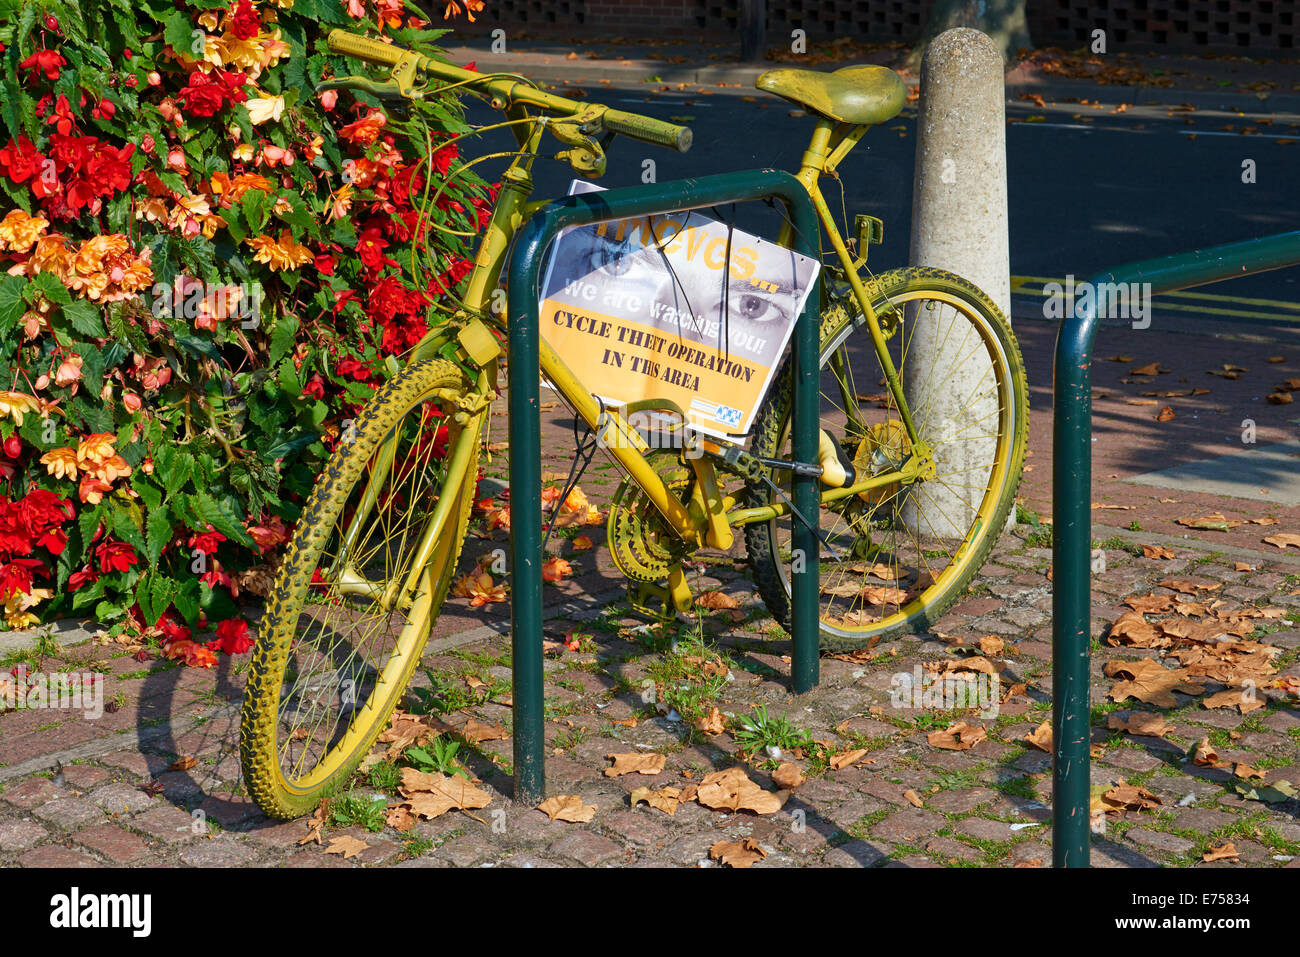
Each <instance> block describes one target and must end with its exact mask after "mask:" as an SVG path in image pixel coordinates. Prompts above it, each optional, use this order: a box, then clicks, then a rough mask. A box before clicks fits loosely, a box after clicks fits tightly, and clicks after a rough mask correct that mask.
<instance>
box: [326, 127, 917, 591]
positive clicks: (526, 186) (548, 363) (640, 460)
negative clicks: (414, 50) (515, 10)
mask: <svg viewBox="0 0 1300 957" xmlns="http://www.w3.org/2000/svg"><path fill="white" fill-rule="evenodd" d="M507 115H508V117H509V118H510V119H512V120H525V119H527V118H528V116H527V113H526V111H525V108H524V107H523V106H522V105H521V104H518V103H516V104H515V105H513V106H511V108H510V109H509V110H508V111H507ZM511 129H512V131H513V132H514V133H515V136H516V139H517V141H518V144H519V148H520V149H519V153H518V155H517V156H516V158H515V159H514V160H513V161H512V163H511V164H510V166H509V167H508V168H507V170H506V171H505V173H504V174H503V176H502V188H501V192H500V194H499V195H498V198H497V202H496V204H495V206H494V208H493V210H492V215H491V217H490V219H489V221H488V224H487V227H486V229H485V232H484V235H483V239H482V241H481V242H480V245H479V248H478V251H477V253H476V255H475V259H474V267H473V270H472V271H471V273H470V275H469V277H468V282H467V287H466V292H465V296H464V298H463V302H464V304H465V307H466V311H467V312H468V315H462V314H458V317H457V318H459V320H460V322H462V323H467V322H473V321H476V320H477V321H480V322H483V323H485V324H488V325H491V326H494V327H495V328H497V329H498V330H499V331H501V332H503V333H504V332H505V323H504V321H503V320H502V318H501V317H500V316H499V315H497V314H496V312H495V311H494V310H493V309H492V308H491V301H492V296H493V293H494V291H495V290H496V289H497V287H498V284H499V282H500V278H501V270H502V268H503V266H504V264H505V261H506V259H507V255H508V253H509V249H510V246H511V243H512V241H513V239H514V237H515V235H516V234H517V233H518V232H519V230H520V229H521V228H522V226H523V225H524V223H526V222H527V221H528V219H529V218H530V217H531V216H532V215H533V213H535V212H536V211H537V210H538V209H540V208H541V207H542V206H544V205H546V202H547V201H534V200H531V198H530V197H531V194H532V189H533V183H532V175H531V168H532V164H533V161H534V160H535V159H536V157H537V153H538V149H539V148H540V145H541V138H542V135H543V133H544V127H543V125H542V124H532V125H531V126H530V127H529V129H528V132H523V131H522V130H521V129H520V128H519V126H512V127H511ZM866 130H867V127H865V126H853V125H851V124H847V123H836V122H834V121H832V120H828V119H825V118H821V119H818V121H817V124H816V127H815V129H814V131H813V135H812V139H811V141H810V143H809V145H808V148H807V149H806V150H805V151H804V154H803V157H802V159H801V162H800V168H799V171H798V173H797V174H795V178H796V179H797V180H798V181H799V183H800V185H801V186H802V187H803V188H804V189H805V190H806V191H807V193H808V195H809V197H810V198H811V200H812V203H813V207H814V209H815V210H816V213H817V218H818V221H819V222H820V224H821V226H822V228H823V229H824V230H825V231H826V234H827V236H828V237H829V240H830V243H831V247H832V248H833V249H834V251H835V253H836V256H837V258H838V260H839V262H840V264H841V266H842V268H843V272H844V275H845V276H846V278H847V279H848V282H849V285H850V287H851V289H852V292H853V297H854V299H855V300H856V303H857V306H858V308H859V309H860V310H861V312H862V316H863V321H864V322H865V324H866V326H867V328H868V330H869V333H870V336H871V340H872V342H873V344H874V347H875V351H876V356H877V358H878V360H879V362H880V367H881V370H882V371H883V373H884V375H885V380H886V384H887V388H888V389H889V391H890V393H891V394H892V396H893V398H894V402H895V407H896V408H897V410H898V412H899V417H900V419H901V421H902V424H903V426H904V428H905V429H906V432H907V435H908V438H909V439H910V441H911V449H912V451H911V455H910V456H909V459H908V461H907V462H906V463H904V465H903V466H902V467H901V468H900V469H898V470H895V471H890V472H886V473H882V474H879V475H875V476H869V477H865V478H863V479H860V480H859V481H858V482H856V483H855V484H853V485H851V486H848V487H845V488H839V489H823V490H822V491H821V502H823V503H827V502H834V501H837V500H840V499H844V498H848V497H850V496H853V495H857V494H859V493H862V492H866V491H869V490H871V489H874V488H879V487H884V486H888V485H891V484H894V483H899V482H912V481H915V480H916V479H917V478H918V477H920V474H921V471H922V468H923V465H924V462H925V460H926V458H927V457H928V455H929V449H928V447H927V446H926V445H925V443H923V442H922V441H921V440H920V438H919V436H918V435H917V432H916V427H915V425H914V423H913V421H912V416H911V412H910V410H909V408H908V405H907V401H906V399H905V397H904V395H903V387H902V383H901V381H900V380H899V377H898V372H897V370H896V368H895V367H894V364H893V361H892V358H891V356H890V355H889V352H888V350H887V348H886V345H885V340H886V336H885V334H884V332H883V331H882V329H881V326H880V322H879V319H878V316H877V314H876V312H875V310H874V309H873V307H872V304H871V299H870V295H869V293H868V291H867V288H866V285H865V284H864V283H863V281H862V279H861V277H860V276H859V274H858V268H859V266H860V263H859V262H856V261H855V260H854V258H853V256H852V254H851V253H850V252H849V250H848V247H847V244H846V243H845V241H844V239H843V237H842V236H841V235H840V232H839V230H838V229H837V228H836V225H835V221H834V219H833V217H832V215H831V211H830V208H829V207H828V205H827V203H826V200H825V197H824V196H823V195H822V193H821V190H820V188H819V180H820V178H821V177H822V176H823V175H833V174H834V172H835V170H836V167H837V166H838V165H839V163H840V162H842V161H843V159H844V158H845V157H846V156H847V155H848V153H849V152H850V150H852V149H853V147H854V146H855V145H856V144H857V142H858V141H859V140H860V139H861V138H862V136H863V135H864V134H865V132H866ZM792 239H793V236H792V230H791V226H790V223H789V222H786V223H785V224H783V225H782V227H781V230H780V233H779V236H778V242H779V243H780V244H781V245H783V246H789V245H791V242H792ZM457 318H453V319H452V320H451V321H450V322H449V323H448V324H446V325H445V326H443V327H439V328H437V329H434V330H431V331H430V333H429V334H428V335H426V336H425V338H424V339H422V340H421V341H420V342H419V343H418V344H417V345H416V346H415V347H414V348H413V350H412V352H411V356H410V359H411V361H416V360H419V359H424V358H430V357H434V356H438V355H446V354H447V350H448V346H449V344H450V345H452V346H454V345H455V327H456V322H457ZM507 348H508V343H507ZM539 353H540V366H541V372H542V375H543V376H544V377H545V378H546V379H547V380H548V381H549V382H550V383H551V384H552V385H554V387H555V388H556V390H557V391H558V392H559V393H560V395H561V396H562V397H563V398H564V399H565V400H566V402H567V403H568V404H569V406H570V407H571V408H572V409H573V410H574V411H575V412H576V413H577V414H578V415H579V416H580V417H581V418H582V420H583V421H584V422H586V424H587V425H588V426H589V427H590V428H591V429H592V430H594V431H596V432H597V435H598V437H600V438H601V439H602V444H603V446H604V447H605V448H606V450H607V451H608V452H609V453H610V454H611V455H612V456H613V457H614V459H615V460H616V461H617V462H618V464H619V466H620V467H621V468H622V469H623V471H624V472H625V473H626V474H627V475H628V476H629V477H630V478H631V479H632V480H633V481H634V482H635V483H636V484H637V486H638V487H639V488H640V489H641V490H642V492H643V493H644V494H645V495H646V497H647V498H648V499H649V500H650V502H652V503H653V504H654V506H655V508H656V509H657V510H658V511H659V512H660V514H662V516H663V517H664V520H665V521H666V522H667V524H668V526H669V527H670V528H671V529H672V530H673V532H674V533H675V534H677V535H678V536H679V537H680V538H681V539H682V540H683V541H684V542H686V543H687V544H688V545H690V546H691V547H692V548H699V547H702V546H706V545H707V546H709V547H714V548H719V549H723V550H726V549H727V548H730V547H731V544H732V542H733V540H734V533H733V529H734V528H736V527H738V526H743V525H746V524H750V523H753V522H764V521H769V520H771V519H774V518H777V517H781V516H784V515H787V514H789V512H790V507H789V506H788V505H787V504H786V503H784V502H779V503H774V504H770V505H763V506H757V507H747V508H739V507H737V506H738V505H739V500H738V498H737V497H736V496H734V495H723V494H722V492H721V490H720V488H719V485H718V481H717V476H716V472H715V470H714V466H713V462H712V460H711V459H710V458H708V457H707V455H705V454H702V453H701V454H696V455H692V456H689V457H688V461H689V463H690V465H691V467H692V469H693V470H694V473H695V476H696V479H697V481H696V483H695V486H694V493H693V497H692V499H691V500H690V501H689V502H688V503H687V504H683V503H682V502H681V501H680V500H678V499H677V497H675V496H674V495H673V494H672V493H671V492H670V491H669V489H668V487H667V486H666V485H665V483H664V481H663V479H662V477H661V476H660V475H659V473H658V472H657V471H656V469H655V468H654V466H653V465H651V464H650V462H649V461H648V459H647V458H646V455H647V454H648V453H649V451H650V448H649V446H648V445H647V444H646V443H645V441H644V440H642V439H641V437H640V435H639V434H638V433H637V431H636V429H635V428H634V427H633V426H632V425H631V424H630V423H629V421H628V419H627V418H626V417H625V416H624V414H623V411H622V410H619V409H616V408H606V407H603V406H602V405H601V403H600V402H599V401H598V400H597V399H596V398H595V397H594V396H593V395H592V394H591V391H590V390H589V389H587V388H586V387H585V386H584V385H583V383H582V381H581V379H580V378H579V377H578V376H577V375H575V374H574V373H573V371H572V370H571V369H570V368H569V367H568V366H567V365H566V364H565V362H564V360H563V359H562V358H561V357H560V356H559V355H558V354H556V352H555V351H554V350H553V349H552V348H551V347H550V346H549V345H548V344H547V343H546V341H545V340H541V341H540V342H539ZM489 366H490V368H484V369H482V370H481V372H480V374H479V375H478V376H477V377H476V378H477V382H476V385H475V389H476V392H478V393H479V394H481V395H487V394H489V393H490V392H491V391H492V390H493V389H494V388H495V382H496V371H497V370H496V361H495V359H494V360H492V361H491V362H490V363H489ZM837 379H838V381H839V385H840V388H841V391H842V392H843V393H844V398H845V405H846V407H847V406H848V405H849V404H850V403H849V401H848V400H849V398H850V396H849V390H848V386H847V383H846V382H845V381H844V379H843V377H842V376H839V375H837ZM483 411H485V410H480V411H479V412H478V413H477V415H482V414H483ZM466 424H467V425H468V424H470V423H468V422H467V423H466ZM478 431H479V430H478V428H477V427H473V428H469V427H467V428H465V429H464V430H463V431H462V433H461V436H460V437H459V439H458V441H457V442H455V443H454V444H453V445H452V447H451V448H450V449H449V450H448V452H449V455H448V460H447V461H448V467H447V472H446V475H447V478H446V480H445V482H446V484H444V486H443V489H442V494H441V495H440V496H439V500H438V503H437V506H435V508H434V511H433V514H432V515H431V516H430V521H429V522H428V524H427V527H426V529H425V532H424V534H423V536H422V538H421V542H420V545H419V547H418V550H417V553H416V556H415V560H414V561H413V562H412V563H411V566H410V567H411V571H410V573H409V575H408V578H407V580H406V581H405V582H404V583H403V584H402V587H401V588H400V589H398V590H396V591H394V589H393V584H394V583H385V585H384V591H383V596H382V601H383V602H384V603H385V604H391V603H392V602H393V601H394V600H396V601H397V602H398V603H399V604H400V603H403V602H409V600H410V598H409V596H411V595H413V594H414V593H415V591H416V588H417V586H418V579H419V576H420V574H421V570H422V569H423V567H424V565H425V564H426V563H427V561H428V560H429V558H431V557H432V553H433V548H434V543H435V542H437V541H438V539H439V537H440V535H441V533H442V530H443V527H444V525H445V523H446V521H447V519H448V516H449V515H450V513H451V511H452V509H451V507H450V505H451V503H452V502H454V501H455V500H456V499H457V497H458V496H459V494H460V486H461V483H462V482H463V481H465V480H466V478H467V477H466V476H465V475H464V466H463V463H464V462H465V461H467V460H468V455H469V451H470V448H469V443H471V442H475V441H478ZM395 441H396V440H395V439H394V442H395ZM391 458H392V451H391V448H384V449H381V451H380V453H379V462H380V465H379V467H378V469H377V470H376V474H379V473H383V472H385V471H386V470H387V469H388V468H389V467H390V466H391ZM458 466H459V467H458ZM370 481H371V487H369V488H367V490H366V492H365V493H364V494H363V500H362V507H361V508H359V509H358V512H357V514H356V517H355V518H354V522H353V526H354V527H359V525H360V524H362V522H363V521H364V519H365V517H366V516H367V515H368V512H369V508H368V507H366V506H367V504H369V505H370V506H373V501H374V498H375V493H374V491H373V488H374V485H373V483H374V481H375V475H372V478H371V480H370ZM340 555H341V557H345V556H346V551H341V552H340ZM340 584H342V585H343V587H344V589H346V590H355V591H358V592H362V593H365V594H368V595H370V596H371V597H378V596H376V595H375V591H376V590H377V586H376V585H374V584H372V583H369V582H367V581H365V580H364V579H361V578H360V577H359V576H358V578H357V581H356V582H355V583H354V582H352V581H343V582H341V583H340ZM668 590H669V593H670V594H671V595H672V597H673V598H674V600H675V601H677V602H680V601H684V600H688V596H689V590H688V589H687V588H686V584H685V579H684V576H682V574H681V573H680V571H679V572H678V573H677V576H676V579H675V580H674V579H670V581H669V589H668Z"/></svg>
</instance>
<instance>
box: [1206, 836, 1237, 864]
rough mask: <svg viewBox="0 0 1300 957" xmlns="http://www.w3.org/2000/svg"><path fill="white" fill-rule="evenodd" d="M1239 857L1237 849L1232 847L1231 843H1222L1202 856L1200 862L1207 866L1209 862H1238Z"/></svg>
mask: <svg viewBox="0 0 1300 957" xmlns="http://www.w3.org/2000/svg"><path fill="white" fill-rule="evenodd" d="M1240 857H1241V855H1240V854H1238V853H1237V848H1236V847H1234V846H1233V843H1232V841H1224V842H1223V843H1222V844H1220V845H1218V846H1216V847H1212V848H1210V849H1209V850H1208V851H1206V852H1205V853H1204V854H1202V855H1201V860H1202V861H1204V862H1205V863H1207V864H1208V863H1210V862H1211V861H1235V860H1239V859H1240Z"/></svg>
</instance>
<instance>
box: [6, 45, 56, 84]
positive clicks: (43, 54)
mask: <svg viewBox="0 0 1300 957" xmlns="http://www.w3.org/2000/svg"><path fill="white" fill-rule="evenodd" d="M67 64H68V61H67V60H65V59H63V56H62V55H61V54H60V53H59V51H57V50H37V51H36V52H35V53H33V54H32V55H31V56H29V57H28V58H27V59H26V60H24V61H23V62H22V63H20V64H18V67H19V69H22V70H31V71H32V75H31V76H29V77H28V79H29V80H34V79H36V74H38V73H44V74H45V79H47V80H49V81H51V82H53V81H54V80H57V79H58V78H59V67H61V66H67Z"/></svg>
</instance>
